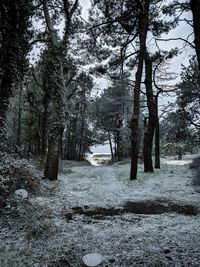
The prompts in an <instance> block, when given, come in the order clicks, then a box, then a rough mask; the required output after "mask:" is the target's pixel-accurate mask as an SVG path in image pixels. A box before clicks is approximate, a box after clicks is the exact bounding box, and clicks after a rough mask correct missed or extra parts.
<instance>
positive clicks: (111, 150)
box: [108, 131, 114, 161]
mask: <svg viewBox="0 0 200 267" xmlns="http://www.w3.org/2000/svg"><path fill="white" fill-rule="evenodd" d="M108 140H109V145H110V153H111V160H112V161H114V153H113V147H112V140H111V135H110V132H109V131H108Z"/></svg>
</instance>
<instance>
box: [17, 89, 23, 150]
mask: <svg viewBox="0 0 200 267" xmlns="http://www.w3.org/2000/svg"><path fill="white" fill-rule="evenodd" d="M21 99H22V87H21V86H20V89H19V103H18V118H17V122H18V125H17V138H16V139H17V140H16V144H17V149H18V148H19V147H20V145H21V111H22V108H21Z"/></svg>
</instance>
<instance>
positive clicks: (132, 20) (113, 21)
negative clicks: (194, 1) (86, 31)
mask: <svg viewBox="0 0 200 267" xmlns="http://www.w3.org/2000/svg"><path fill="white" fill-rule="evenodd" d="M160 2H161V1H155V2H154V1H152V2H151V1H148V0H144V1H129V0H127V1H114V0H113V1H109V3H108V2H107V1H95V3H94V6H95V5H96V6H97V11H95V9H94V6H93V7H92V11H91V21H92V23H93V27H91V30H92V35H93V36H94V37H95V41H96V42H97V43H98V42H99V43H100V44H99V46H100V47H101V44H103V49H102V52H104V51H105V50H106V48H107V46H113V50H112V54H115V57H111V59H110V62H109V64H107V65H108V66H105V68H102V67H101V68H99V70H100V71H101V73H105V71H106V70H107V69H108V68H109V69H110V67H112V66H113V65H115V66H121V67H122V70H123V66H124V64H125V62H126V61H127V59H129V62H127V63H128V64H127V65H131V67H132V68H136V71H135V81H134V89H133V92H134V93H133V113H132V114H133V115H132V120H131V123H130V128H131V131H132V134H131V173H130V179H131V180H133V179H136V178H137V165H138V147H139V138H138V131H139V114H140V89H141V88H140V87H141V83H142V75H143V70H144V61H146V63H145V64H146V67H147V69H146V75H147V76H148V79H147V80H149V78H150V80H152V78H151V77H150V76H152V74H151V75H150V74H149V72H150V71H151V67H150V65H151V62H150V59H151V56H150V52H149V51H148V48H147V46H146V39H147V32H148V31H150V32H151V33H152V34H153V36H160V35H161V34H162V33H164V32H165V33H166V32H168V31H169V30H170V29H171V28H172V27H174V26H175V25H176V21H174V22H173V21H163V19H162V18H161V17H160V14H159V8H157V7H158V4H159V3H160ZM116 7H118V8H116ZM95 12H96V14H98V16H97V15H96V16H95ZM102 14H103V15H102ZM101 15H102V16H101ZM95 23H96V25H95ZM98 29H99V30H98ZM106 36H107V37H106ZM135 41H137V42H136V45H135ZM104 44H105V45H104ZM131 45H132V47H134V49H133V48H131ZM134 45H135V46H134ZM99 46H97V47H98V48H99ZM93 51H94V50H93ZM95 51H96V50H95ZM117 51H118V53H119V52H120V53H119V54H120V56H119V55H118V57H116V52H117ZM103 55H104V56H106V53H104V54H103ZM98 56H99V54H98ZM131 57H132V58H131ZM150 83H151V81H150ZM150 83H149V82H147V83H146V91H147V95H148V98H147V100H148V107H149V108H150V111H149V114H150V120H149V122H148V125H147V127H148V131H146V133H148V134H146V135H145V142H144V143H145V149H144V150H145V163H144V164H145V171H152V169H153V166H152V159H151V150H152V148H151V147H152V145H151V144H152V140H153V133H154V129H155V109H156V107H155V103H154V101H152V97H151V96H152V85H150ZM147 151H148V153H147Z"/></svg>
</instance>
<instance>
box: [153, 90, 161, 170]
mask: <svg viewBox="0 0 200 267" xmlns="http://www.w3.org/2000/svg"><path fill="white" fill-rule="evenodd" d="M155 105H156V128H155V165H154V167H155V169H160V123H159V117H158V95H157V96H156V97H155Z"/></svg>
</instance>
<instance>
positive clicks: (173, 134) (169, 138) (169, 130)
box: [161, 110, 197, 158]
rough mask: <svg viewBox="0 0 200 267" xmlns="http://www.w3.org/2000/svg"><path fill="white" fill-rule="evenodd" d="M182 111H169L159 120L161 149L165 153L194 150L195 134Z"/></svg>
mask: <svg viewBox="0 0 200 267" xmlns="http://www.w3.org/2000/svg"><path fill="white" fill-rule="evenodd" d="M189 126H190V125H189V124H188V123H187V121H186V119H185V116H184V113H183V112H181V111H180V110H177V111H176V112H171V113H169V114H168V115H167V117H165V118H164V119H163V121H162V122H161V140H162V151H163V153H165V154H167V155H173V154H175V155H178V156H179V158H181V156H182V155H183V153H184V152H190V153H193V152H195V151H196V148H197V147H196V144H195V135H194V133H193V131H192V129H191V128H190V127H189Z"/></svg>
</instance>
